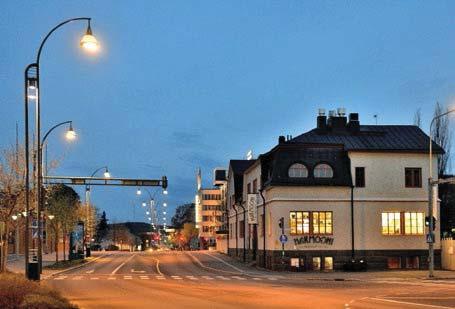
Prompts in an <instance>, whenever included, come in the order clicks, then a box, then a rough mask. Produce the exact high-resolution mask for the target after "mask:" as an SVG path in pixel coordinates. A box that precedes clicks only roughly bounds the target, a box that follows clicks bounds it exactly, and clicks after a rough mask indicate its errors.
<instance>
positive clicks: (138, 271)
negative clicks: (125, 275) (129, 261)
mask: <svg viewBox="0 0 455 309" xmlns="http://www.w3.org/2000/svg"><path fill="white" fill-rule="evenodd" d="M131 272H132V273H139V274H143V273H145V270H134V268H131Z"/></svg>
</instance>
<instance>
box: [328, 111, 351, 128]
mask: <svg viewBox="0 0 455 309" xmlns="http://www.w3.org/2000/svg"><path fill="white" fill-rule="evenodd" d="M345 115H346V109H345V108H342V107H340V108H338V109H337V110H336V111H335V110H332V111H330V112H329V119H328V121H327V126H328V127H329V129H332V131H343V130H345V129H346V122H347V118H346V116H345Z"/></svg>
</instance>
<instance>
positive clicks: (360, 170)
mask: <svg viewBox="0 0 455 309" xmlns="http://www.w3.org/2000/svg"><path fill="white" fill-rule="evenodd" d="M355 186H356V187H358V188H364V187H365V168H364V167H356V168H355Z"/></svg>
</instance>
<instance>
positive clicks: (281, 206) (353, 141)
mask: <svg viewBox="0 0 455 309" xmlns="http://www.w3.org/2000/svg"><path fill="white" fill-rule="evenodd" d="M349 118H350V119H349V122H348V121H347V117H345V116H344V114H342V113H341V114H336V113H333V112H332V114H331V116H329V117H328V119H327V117H326V116H325V115H319V116H318V119H317V124H318V125H317V127H316V128H315V129H314V130H311V131H309V132H307V133H304V134H302V135H300V136H298V137H296V138H293V139H291V138H290V139H285V138H284V137H280V139H279V143H278V145H277V146H275V147H274V148H273V149H271V150H270V151H269V152H268V153H266V154H263V155H261V156H260V157H259V158H258V159H257V160H255V161H254V162H252V163H250V164H249V166H248V167H247V168H245V169H244V171H243V172H242V175H241V177H240V176H239V175H237V177H234V169H233V168H232V167H230V168H229V174H228V188H227V192H228V205H229V207H228V209H229V223H230V224H229V228H230V236H229V245H228V247H229V254H230V255H233V256H237V257H239V258H240V259H245V260H246V261H251V260H256V261H257V263H258V264H259V265H265V266H266V267H267V268H271V269H278V268H288V267H292V268H295V269H297V270H332V269H341V268H343V266H344V265H345V264H346V263H347V262H349V261H350V260H352V259H355V260H357V261H363V263H366V264H367V265H368V268H369V269H385V268H426V267H427V258H428V244H427V242H426V234H427V233H428V228H427V227H426V226H425V216H426V213H427V209H428V187H427V179H428V177H429V169H428V151H429V149H428V141H429V138H428V136H427V135H425V133H423V132H422V131H421V130H420V129H419V128H418V127H415V126H370V125H368V126H364V125H362V126H361V125H360V123H359V121H358V115H357V114H350V115H349ZM433 147H434V148H433V149H434V151H435V153H442V151H443V150H442V149H441V148H440V147H439V146H438V145H436V144H434V146H433ZM231 162H232V161H231ZM433 166H434V171H433V176H434V175H437V171H436V169H437V168H436V167H437V156H434V164H433ZM260 193H262V194H260ZM248 194H257V199H256V200H257V203H256V210H257V218H258V221H257V224H249V223H248V220H244V212H247V207H246V201H247V199H248ZM264 200H265V209H264V203H263V201H264ZM435 205H436V206H435V213H436V217H437V218H438V214H439V211H438V209H439V203H438V202H436V203H435ZM245 215H246V216H248V213H246V214H245ZM264 218H265V220H264ZM281 218H283V223H284V226H283V228H281V227H280V226H279V225H280V219H281ZM264 221H265V225H264ZM437 226H438V225H437ZM281 234H284V235H286V237H287V241H286V242H284V246H283V247H282V243H281V242H280V235H281ZM434 234H435V235H436V243H435V248H436V256H435V261H436V265H439V264H440V239H439V229H437V230H436V231H435V232H434ZM264 235H265V237H264ZM264 245H265V252H266V254H265V257H264ZM244 248H245V250H244ZM282 249H284V251H283V250H282ZM283 253H284V256H283ZM283 265H284V266H283Z"/></svg>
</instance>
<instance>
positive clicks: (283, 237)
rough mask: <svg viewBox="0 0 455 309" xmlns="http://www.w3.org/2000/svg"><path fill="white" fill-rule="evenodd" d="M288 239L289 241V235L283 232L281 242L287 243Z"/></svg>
mask: <svg viewBox="0 0 455 309" xmlns="http://www.w3.org/2000/svg"><path fill="white" fill-rule="evenodd" d="M287 241H288V237H287V236H286V235H284V234H281V236H280V242H281V243H282V244H283V245H284V244H285V243H287Z"/></svg>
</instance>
